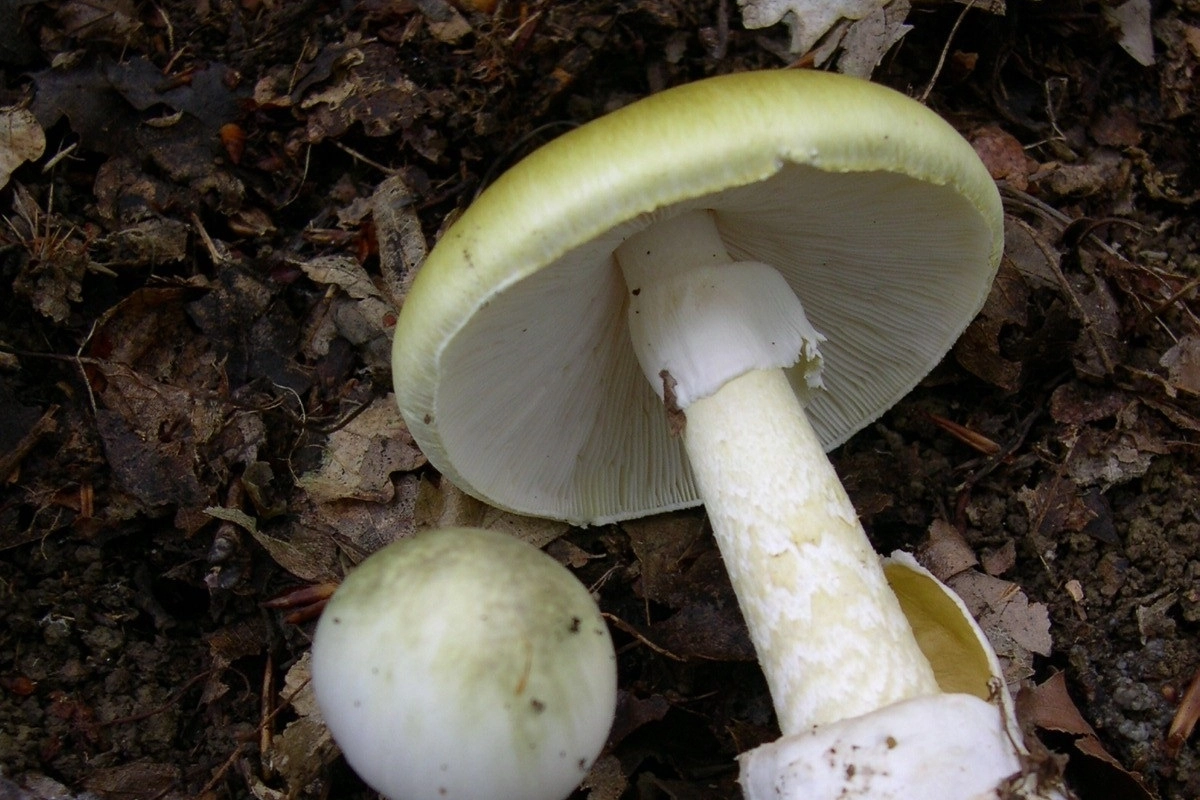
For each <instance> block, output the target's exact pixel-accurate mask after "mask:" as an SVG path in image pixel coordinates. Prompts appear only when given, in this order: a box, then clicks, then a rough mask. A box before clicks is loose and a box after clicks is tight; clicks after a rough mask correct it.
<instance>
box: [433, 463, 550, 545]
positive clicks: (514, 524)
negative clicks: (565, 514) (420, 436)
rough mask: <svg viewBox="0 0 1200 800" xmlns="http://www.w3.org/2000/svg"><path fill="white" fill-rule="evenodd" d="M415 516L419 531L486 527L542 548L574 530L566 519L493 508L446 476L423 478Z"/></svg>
mask: <svg viewBox="0 0 1200 800" xmlns="http://www.w3.org/2000/svg"><path fill="white" fill-rule="evenodd" d="M413 516H414V525H415V527H416V529H417V530H426V529H428V528H452V527H459V526H465V527H475V528H486V529H489V530H498V531H503V532H504V533H507V534H508V535H510V536H515V537H516V538H518V539H520V540H521V541H523V542H527V543H529V544H531V545H533V546H534V547H536V548H538V549H539V550H540V549H542V548H544V547H546V545H548V544H550V543H551V542H553V541H555V540H556V539H558V538H559V537H561V536H563V535H564V534H566V533H567V531H569V530H570V529H571V526H570V525H568V524H567V523H565V522H559V521H557V520H552V519H541V518H539V517H526V516H523V515H521V514H514V513H512V512H510V511H502V510H501V509H498V508H493V507H492V506H489V505H487V504H486V503H484V502H482V501H480V500H477V499H475V498H474V497H471V496H470V495H468V494H467V493H465V492H464V491H462V490H461V489H459V488H458V487H457V486H455V485H454V484H453V483H451V482H450V481H448V480H446V479H445V478H441V479H440V480H438V481H437V482H434V481H431V480H429V479H428V478H425V477H422V478H421V481H420V486H419V489H418V491H417V496H416V508H415V511H414V514H413Z"/></svg>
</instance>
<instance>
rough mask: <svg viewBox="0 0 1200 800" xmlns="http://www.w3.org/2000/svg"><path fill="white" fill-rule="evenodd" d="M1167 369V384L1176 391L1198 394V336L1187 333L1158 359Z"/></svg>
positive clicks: (1199, 337)
mask: <svg viewBox="0 0 1200 800" xmlns="http://www.w3.org/2000/svg"><path fill="white" fill-rule="evenodd" d="M1158 363H1159V365H1160V366H1163V367H1166V369H1167V385H1168V386H1169V387H1170V388H1171V389H1174V390H1176V391H1184V392H1188V393H1190V394H1195V395H1200V336H1197V335H1195V334H1188V335H1186V336H1184V337H1183V338H1181V339H1180V340H1179V341H1178V342H1176V343H1175V346H1174V347H1172V348H1171V349H1170V350H1168V351H1167V352H1165V353H1163V356H1162V358H1161V359H1159V362H1158Z"/></svg>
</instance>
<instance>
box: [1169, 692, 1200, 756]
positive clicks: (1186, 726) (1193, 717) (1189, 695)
mask: <svg viewBox="0 0 1200 800" xmlns="http://www.w3.org/2000/svg"><path fill="white" fill-rule="evenodd" d="M1198 720H1200V670H1198V671H1197V672H1196V674H1195V675H1194V676H1193V677H1192V682H1191V684H1190V685H1189V686H1188V688H1187V691H1186V692H1184V693H1183V702H1181V703H1180V704H1179V710H1178V711H1176V712H1175V718H1174V719H1172V720H1171V727H1170V729H1169V730H1168V731H1167V755H1169V756H1170V757H1171V758H1174V757H1175V756H1177V755H1179V751H1180V750H1181V749H1182V748H1183V745H1184V743H1185V742H1186V741H1187V740H1188V737H1189V736H1191V735H1192V731H1194V730H1195V729H1196V722H1197V721H1198Z"/></svg>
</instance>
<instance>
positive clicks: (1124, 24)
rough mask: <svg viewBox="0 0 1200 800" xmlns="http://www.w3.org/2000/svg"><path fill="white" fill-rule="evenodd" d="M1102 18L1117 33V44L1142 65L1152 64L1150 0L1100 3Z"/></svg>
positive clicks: (1152, 42) (1152, 38) (1152, 39)
mask: <svg viewBox="0 0 1200 800" xmlns="http://www.w3.org/2000/svg"><path fill="white" fill-rule="evenodd" d="M1100 9H1101V11H1102V12H1103V13H1104V18H1105V19H1106V20H1108V22H1109V24H1110V25H1113V26H1114V27H1115V28H1116V29H1117V31H1118V32H1119V35H1118V37H1117V44H1119V45H1121V49H1122V50H1124V51H1125V52H1126V53H1128V54H1129V55H1131V56H1132V57H1133V60H1134V61H1136V62H1138V63H1139V64H1141V65H1142V66H1143V67H1149V66H1151V65H1153V64H1154V34H1153V32H1152V31H1151V29H1150V13H1151V10H1150V0H1126V2H1124V3H1122V4H1121V5H1119V6H1110V5H1107V4H1101V6H1100Z"/></svg>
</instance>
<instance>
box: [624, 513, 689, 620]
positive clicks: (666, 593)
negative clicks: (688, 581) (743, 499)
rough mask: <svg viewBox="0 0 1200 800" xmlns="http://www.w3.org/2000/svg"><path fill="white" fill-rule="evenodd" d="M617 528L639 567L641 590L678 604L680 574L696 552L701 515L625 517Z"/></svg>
mask: <svg viewBox="0 0 1200 800" xmlns="http://www.w3.org/2000/svg"><path fill="white" fill-rule="evenodd" d="M621 529H622V530H624V531H625V535H626V536H628V537H629V545H630V547H632V548H633V552H634V555H635V556H637V560H638V564H639V566H640V568H641V573H642V575H641V577H642V579H641V591H642V595H643V596H644V597H645V598H646V599H647V600H651V601H653V602H656V603H664V604H667V605H669V606H671V607H673V608H678V603H679V600H680V596H679V584H680V575H681V573H682V572H683V570H684V567H685V565H686V564H689V563H690V562H691V561H693V560H694V559H695V557H696V555H697V550H696V545H697V542H699V541H700V540H701V539H702V538H703V535H704V517H703V516H702V515H700V514H699V513H697V512H690V511H680V512H676V513H674V514H661V515H656V516H654V517H648V518H643V519H634V520H627V521H625V522H622V523H621Z"/></svg>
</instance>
